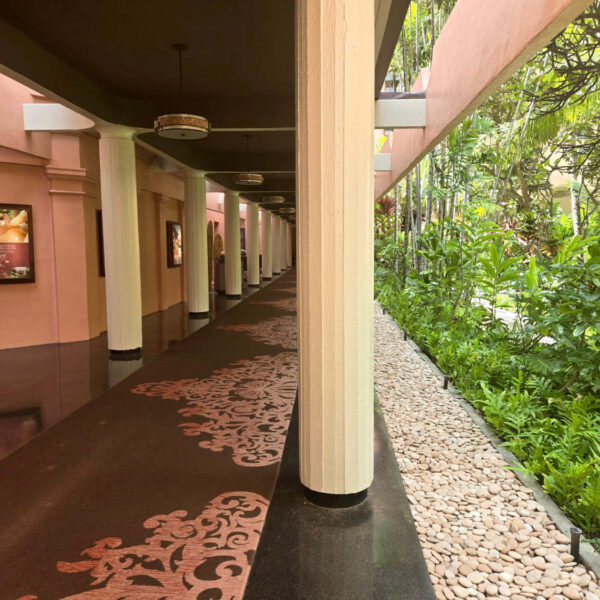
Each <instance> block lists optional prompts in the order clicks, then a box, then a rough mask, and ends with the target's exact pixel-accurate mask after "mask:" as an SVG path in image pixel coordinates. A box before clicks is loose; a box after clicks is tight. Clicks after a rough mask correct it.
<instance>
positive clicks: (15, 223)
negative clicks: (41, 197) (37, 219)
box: [0, 204, 35, 283]
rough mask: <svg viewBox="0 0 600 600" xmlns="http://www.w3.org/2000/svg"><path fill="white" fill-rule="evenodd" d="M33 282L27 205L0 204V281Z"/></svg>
mask: <svg viewBox="0 0 600 600" xmlns="http://www.w3.org/2000/svg"><path fill="white" fill-rule="evenodd" d="M34 281H35V265H34V260H33V213H32V209H31V205H30V204H0V283H33V282H34Z"/></svg>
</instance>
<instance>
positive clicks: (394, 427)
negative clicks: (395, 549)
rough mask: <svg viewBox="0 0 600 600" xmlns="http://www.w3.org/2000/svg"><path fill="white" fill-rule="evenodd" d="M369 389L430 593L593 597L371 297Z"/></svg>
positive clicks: (526, 498) (596, 599)
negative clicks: (418, 544) (408, 510)
mask: <svg viewBox="0 0 600 600" xmlns="http://www.w3.org/2000/svg"><path fill="white" fill-rule="evenodd" d="M375 387H376V390H377V395H378V397H379V402H380V405H381V408H382V410H383V414H384V417H385V421H386V423H387V428H388V432H389V435H390V438H391V440H392V444H393V446H394V451H395V453H396V458H397V460H398V465H399V467H400V471H401V473H402V478H403V480H404V485H405V487H406V492H407V496H408V500H409V502H410V505H411V510H412V514H413V517H414V519H415V525H416V528H417V532H418V534H419V540H420V542H421V546H422V548H423V555H424V556H425V561H426V563H427V568H428V570H429V574H430V576H431V581H432V583H433V587H434V590H435V593H436V598H438V599H439V600H454V599H461V598H479V599H485V598H497V599H499V600H524V599H526V598H533V599H535V600H548V599H550V600H564V599H567V600H600V586H599V585H598V578H597V577H596V575H595V574H594V573H593V572H592V571H588V570H587V569H586V568H585V567H584V566H583V565H580V564H577V563H576V562H574V561H573V557H572V556H571V555H570V554H569V549H570V547H569V539H568V538H567V537H566V536H565V535H563V534H562V533H561V532H560V531H559V530H558V529H557V527H556V526H555V524H554V522H553V521H552V520H551V518H550V517H549V516H548V513H547V512H546V510H545V509H544V507H543V506H542V505H541V504H539V503H538V502H536V501H535V499H534V497H533V494H532V492H531V491H530V490H529V488H527V487H525V486H524V485H523V484H522V483H521V482H520V481H519V480H518V479H517V477H516V476H515V475H514V473H513V472H512V471H510V470H508V469H506V468H505V467H506V466H507V463H506V461H505V460H504V458H503V457H502V455H501V454H500V453H499V452H498V451H497V450H496V449H495V448H494V447H493V446H492V444H491V443H490V442H489V440H488V439H487V438H486V437H485V436H484V435H483V433H482V432H481V430H480V429H479V427H478V426H477V425H476V424H475V423H474V422H473V421H472V420H471V418H470V417H469V416H468V415H467V413H466V412H465V411H464V410H463V408H462V407H461V406H460V404H459V402H458V400H457V399H456V398H455V397H454V396H453V395H452V394H451V393H449V392H448V391H446V390H443V389H442V387H441V385H440V381H439V379H438V378H437V377H436V376H435V374H434V373H433V371H432V370H431V369H430V368H429V366H428V365H427V364H426V363H425V362H424V361H423V360H422V359H421V358H420V357H419V356H418V354H417V353H416V352H415V351H414V350H413V349H412V348H411V347H410V345H409V344H408V343H407V342H404V341H403V340H402V335H401V333H400V331H399V330H398V328H397V326H396V324H395V323H394V321H393V320H392V318H391V317H390V316H389V315H384V314H382V310H381V308H380V307H379V305H377V304H376V305H375Z"/></svg>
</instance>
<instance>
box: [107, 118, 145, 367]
mask: <svg viewBox="0 0 600 600" xmlns="http://www.w3.org/2000/svg"><path fill="white" fill-rule="evenodd" d="M98 131H99V132H100V142H99V148H100V188H101V194H102V235H103V237H104V270H105V274H106V318H107V329H108V348H109V350H110V354H111V356H112V357H113V358H121V359H136V358H138V357H139V354H140V352H141V348H142V286H141V278H140V241H139V231H138V207H137V182H136V176H135V144H134V142H133V135H134V134H135V130H134V129H131V128H129V127H124V126H122V125H103V126H101V127H98Z"/></svg>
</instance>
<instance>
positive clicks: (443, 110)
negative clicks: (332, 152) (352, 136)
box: [375, 0, 592, 198]
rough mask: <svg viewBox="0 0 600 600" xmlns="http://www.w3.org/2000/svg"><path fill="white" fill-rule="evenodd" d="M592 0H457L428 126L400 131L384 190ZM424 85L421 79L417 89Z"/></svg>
mask: <svg viewBox="0 0 600 600" xmlns="http://www.w3.org/2000/svg"><path fill="white" fill-rule="evenodd" d="M591 3H592V0H527V1H526V2H524V1H523V0H501V1H495V0H485V1H483V2H482V0H458V2H457V4H456V6H455V8H454V10H453V11H452V13H451V15H450V17H449V19H448V21H447V23H446V25H445V27H444V28H443V29H442V31H441V34H440V36H439V39H438V40H437V42H436V45H435V48H434V52H433V60H432V64H431V73H430V77H429V84H428V87H427V117H426V122H427V126H426V127H425V128H424V129H403V130H395V131H394V133H393V142H392V140H389V141H388V142H386V144H385V145H384V147H383V148H382V150H381V151H382V152H391V154H392V170H391V172H389V173H378V174H377V176H376V178H375V197H376V198H380V197H381V196H382V195H383V194H385V193H386V192H387V191H388V190H389V189H390V188H391V187H392V186H393V185H394V184H395V183H396V182H397V181H398V179H400V178H401V177H403V176H404V175H405V174H406V173H407V171H408V170H409V169H411V168H412V167H413V166H414V165H416V164H417V163H418V162H419V160H421V159H422V158H423V157H424V156H425V155H426V154H427V153H428V152H429V151H430V150H431V148H433V147H434V146H435V145H436V144H438V143H439V142H440V141H441V140H443V139H444V137H446V136H447V135H448V133H450V131H452V129H453V128H454V127H455V126H456V125H457V124H459V123H460V122H461V121H462V120H463V119H464V118H465V117H466V116H467V115H468V114H469V113H470V112H472V111H473V110H474V109H475V108H476V107H477V106H478V105H479V104H480V103H481V102H483V101H484V100H485V99H486V98H487V97H488V96H489V95H490V94H491V93H492V92H493V91H494V90H496V89H497V88H498V87H499V86H500V85H501V84H502V83H503V82H504V81H506V80H507V79H508V78H509V77H510V76H511V75H512V74H513V73H514V72H515V71H516V70H517V69H519V68H520V67H521V66H522V65H523V64H525V63H526V62H527V61H528V60H529V59H530V58H531V57H532V56H533V55H534V54H535V52H537V51H538V50H539V49H541V48H542V47H543V46H544V45H545V44H547V43H548V42H549V41H550V40H551V39H552V38H553V37H554V36H555V35H556V34H558V33H559V32H560V31H561V30H562V29H563V28H564V27H565V26H566V25H567V24H568V23H570V22H571V21H572V20H573V19H574V18H575V17H576V16H577V15H579V14H580V13H581V12H582V11H583V10H584V9H585V8H586V7H587V6H588V5H590V4H591ZM420 89H422V86H421V85H420V82H416V84H415V86H414V87H413V90H415V91H417V90H420Z"/></svg>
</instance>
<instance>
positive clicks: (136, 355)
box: [108, 348, 142, 360]
mask: <svg viewBox="0 0 600 600" xmlns="http://www.w3.org/2000/svg"><path fill="white" fill-rule="evenodd" d="M108 353H109V358H110V360H139V359H140V358H142V349H141V348H133V349H132V350H111V349H110V348H109V349H108Z"/></svg>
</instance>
